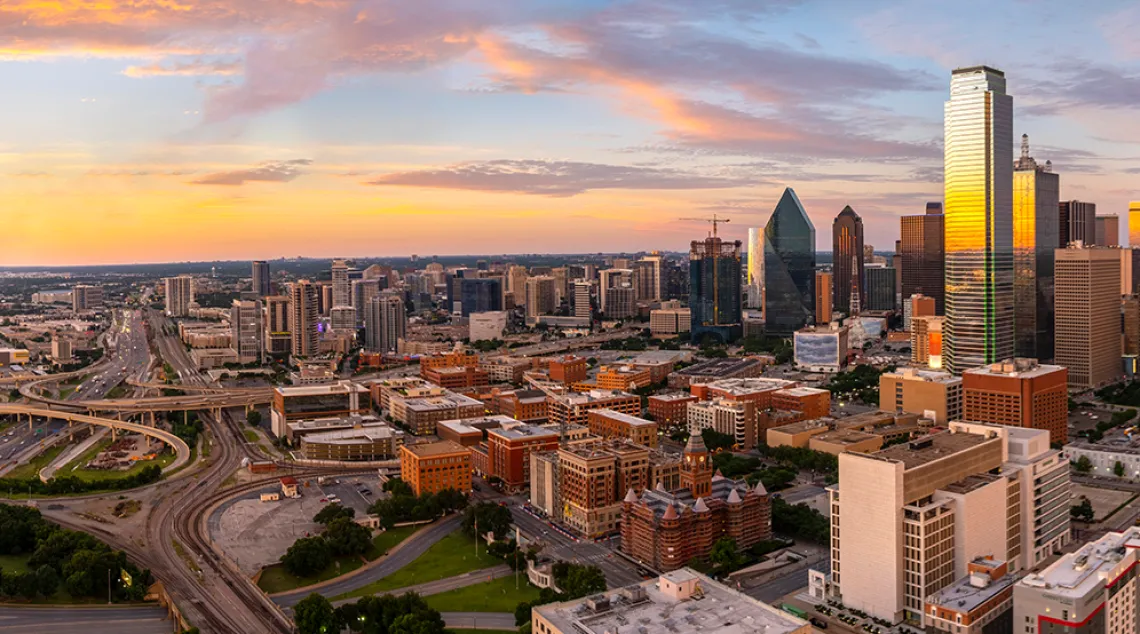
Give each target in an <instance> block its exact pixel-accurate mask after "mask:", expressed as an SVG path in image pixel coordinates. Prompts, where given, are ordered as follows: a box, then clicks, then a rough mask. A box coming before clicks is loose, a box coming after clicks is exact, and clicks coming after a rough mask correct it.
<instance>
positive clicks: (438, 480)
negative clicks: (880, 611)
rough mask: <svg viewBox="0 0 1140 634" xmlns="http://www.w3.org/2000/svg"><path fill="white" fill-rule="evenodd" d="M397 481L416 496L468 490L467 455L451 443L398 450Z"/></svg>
mask: <svg viewBox="0 0 1140 634" xmlns="http://www.w3.org/2000/svg"><path fill="white" fill-rule="evenodd" d="M400 479H401V480H403V481H404V482H406V483H407V484H408V486H410V487H411V488H412V492H414V493H415V494H416V495H423V494H425V493H439V492H440V491H443V490H444V489H454V490H456V491H461V492H464V493H466V492H468V491H470V490H471V452H470V451H468V450H467V448H466V447H464V446H462V445H459V444H456V443H453V442H451V441H447V440H444V441H440V442H432V443H420V444H417V445H404V446H402V447H400Z"/></svg>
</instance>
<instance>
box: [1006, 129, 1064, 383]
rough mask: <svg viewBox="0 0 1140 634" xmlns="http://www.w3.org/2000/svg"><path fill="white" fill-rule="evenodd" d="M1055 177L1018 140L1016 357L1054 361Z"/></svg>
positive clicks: (1057, 179) (1057, 187) (1057, 238)
mask: <svg viewBox="0 0 1140 634" xmlns="http://www.w3.org/2000/svg"><path fill="white" fill-rule="evenodd" d="M1060 187H1061V185H1060V177H1059V176H1058V175H1057V174H1055V173H1053V165H1052V163H1050V162H1048V161H1046V163H1045V164H1044V165H1038V164H1037V161H1035V160H1033V157H1031V156H1029V137H1028V135H1022V137H1021V158H1020V159H1018V161H1017V165H1016V167H1015V169H1014V171H1013V305H1014V313H1015V317H1014V325H1015V331H1016V334H1015V344H1014V345H1015V348H1016V350H1017V356H1019V357H1027V358H1031V359H1040V360H1042V361H1049V360H1052V358H1053V290H1054V289H1053V263H1054V260H1055V258H1054V255H1053V254H1054V252H1055V251H1056V250H1055V249H1054V248H1053V245H1055V244H1057V243H1058V241H1060V228H1059V227H1058V217H1059V216H1058V213H1057V212H1056V211H1055V210H1057V209H1058V208H1059V205H1060V202H1059V199H1060V195H1061V189H1060Z"/></svg>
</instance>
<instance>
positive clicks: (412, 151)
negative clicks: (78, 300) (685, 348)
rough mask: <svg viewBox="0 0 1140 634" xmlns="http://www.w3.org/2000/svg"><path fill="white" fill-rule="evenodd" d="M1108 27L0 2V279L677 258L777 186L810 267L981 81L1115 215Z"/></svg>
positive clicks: (905, 13)
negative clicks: (440, 258)
mask: <svg viewBox="0 0 1140 634" xmlns="http://www.w3.org/2000/svg"><path fill="white" fill-rule="evenodd" d="M1090 7H1092V8H1090ZM1137 33H1140V5H1138V4H1137V3H1136V2H1135V1H1134V0H1132V1H1120V2H1112V1H1107V0H1101V1H1098V2H1095V3H1075V2H1071V1H1029V0H1018V1H1011V0H1005V1H1002V0H987V1H974V0H958V1H956V2H953V3H944V2H941V3H935V2H929V1H928V0H909V1H908V0H903V1H898V0H894V1H883V2H877V1H873V0H833V1H827V0H820V1H815V2H813V1H810V0H805V1H802V2H801V1H796V0H361V1H350V0H0V86H3V90H2V91H0V121H3V125H2V126H0V219H2V220H3V225H2V226H3V228H4V230H3V240H2V242H0V244H2V248H0V265H31V264H35V265H66V264H95V263H118V262H158V261H178V260H212V259H250V258H276V257H281V256H286V257H292V256H313V257H319V256H341V255H343V256H349V257H352V256H385V255H407V254H411V253H417V254H420V255H432V254H440V255H443V254H466V253H488V254H497V253H533V252H558V253H565V252H597V251H622V250H625V251H636V250H642V249H669V250H681V249H684V248H685V247H686V245H687V242H688V241H689V240H690V239H693V238H694V237H699V236H701V235H703V232H704V231H705V230H706V229H705V226H704V225H703V224H702V223H700V222H694V221H686V220H679V218H682V217H691V216H698V217H702V216H708V215H711V214H712V213H714V212H716V213H718V214H727V215H728V216H729V217H731V218H732V224H731V225H728V227H727V228H726V229H725V230H724V234H725V235H727V236H730V237H735V238H740V239H743V238H744V236H745V235H746V229H747V227H748V226H755V225H762V224H763V223H764V222H766V220H767V218H768V216H769V215H770V214H771V211H772V208H773V207H774V206H775V204H776V202H777V200H778V199H779V195H780V192H781V191H782V189H783V188H784V187H785V186H791V187H794V188H795V190H796V192H797V194H798V195H799V198H800V200H801V201H803V203H804V205H805V207H806V208H807V210H808V212H809V214H810V215H811V217H812V219H813V221H814V222H815V225H816V233H817V239H818V244H819V245H820V247H821V248H830V241H831V233H830V228H831V219H832V218H833V217H834V216H835V214H836V213H838V212H839V211H840V210H841V209H842V208H843V206H844V205H847V204H849V205H851V206H852V207H853V208H854V209H855V210H856V211H857V212H858V213H859V214H860V215H861V216H862V217H863V219H864V223H865V225H866V228H867V239H866V241H867V243H868V244H873V245H875V246H876V247H879V248H882V249H888V250H889V249H891V248H893V243H894V240H895V239H896V238H897V234H898V221H897V219H896V218H897V216H899V215H903V214H913V213H922V211H923V208H924V204H925V202H926V201H927V200H941V198H942V149H941V148H942V112H943V102H944V101H945V99H946V98H947V93H948V86H949V77H950V70H951V69H952V68H954V67H957V66H969V65H974V64H982V63H984V64H988V65H991V66H995V67H997V68H1000V69H1002V70H1004V71H1005V72H1006V75H1007V77H1008V80H1009V92H1010V93H1011V94H1012V95H1013V96H1014V118H1015V119H1014V132H1015V136H1016V137H1017V138H1018V139H1020V136H1021V134H1022V133H1028V134H1029V135H1030V141H1031V144H1032V147H1033V154H1034V156H1035V157H1036V158H1037V159H1038V160H1039V161H1044V160H1046V159H1049V160H1052V162H1053V165H1054V169H1055V171H1057V172H1059V173H1060V174H1061V197H1062V199H1074V198H1075V199H1081V200H1088V201H1092V202H1095V203H1097V205H1098V212H1100V213H1119V214H1120V215H1121V217H1122V219H1123V218H1125V217H1126V215H1127V209H1128V201H1129V200H1130V199H1138V198H1140V116H1138V115H1137V112H1140V37H1137V35H1136V34H1137ZM1123 224H1126V223H1124V222H1122V225H1123Z"/></svg>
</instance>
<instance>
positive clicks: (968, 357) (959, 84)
mask: <svg viewBox="0 0 1140 634" xmlns="http://www.w3.org/2000/svg"><path fill="white" fill-rule="evenodd" d="M945 128H946V141H945V154H946V156H945V181H946V193H945V201H946V324H945V332H944V336H945V340H944V352H945V357H946V365H947V367H948V368H949V370H950V371H951V372H952V373H954V374H961V373H962V371H963V370H965V369H967V368H973V367H977V366H979V365H985V364H987V363H993V362H994V361H1000V360H1002V359H1008V358H1009V357H1012V356H1013V353H1014V339H1013V332H1014V331H1013V328H1014V318H1013V98H1012V97H1010V96H1009V95H1007V94H1005V74H1004V73H1002V72H1001V71H999V70H994V69H992V68H989V67H988V66H974V67H971V68H959V69H957V70H955V71H954V72H953V74H952V76H951V79H950V101H947V102H946V114H945Z"/></svg>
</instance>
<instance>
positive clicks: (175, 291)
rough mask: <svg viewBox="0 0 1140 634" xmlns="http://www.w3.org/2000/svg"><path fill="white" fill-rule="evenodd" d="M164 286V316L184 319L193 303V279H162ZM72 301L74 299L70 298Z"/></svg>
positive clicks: (185, 277)
mask: <svg viewBox="0 0 1140 634" xmlns="http://www.w3.org/2000/svg"><path fill="white" fill-rule="evenodd" d="M162 281H163V283H164V284H165V285H166V288H165V290H166V316H167V317H185V316H187V315H189V314H190V304H193V303H194V278H192V277H190V276H189V275H179V276H177V277H167V278H163V280H162ZM72 301H74V298H72Z"/></svg>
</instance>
